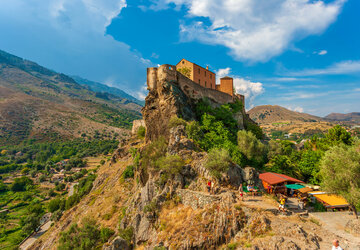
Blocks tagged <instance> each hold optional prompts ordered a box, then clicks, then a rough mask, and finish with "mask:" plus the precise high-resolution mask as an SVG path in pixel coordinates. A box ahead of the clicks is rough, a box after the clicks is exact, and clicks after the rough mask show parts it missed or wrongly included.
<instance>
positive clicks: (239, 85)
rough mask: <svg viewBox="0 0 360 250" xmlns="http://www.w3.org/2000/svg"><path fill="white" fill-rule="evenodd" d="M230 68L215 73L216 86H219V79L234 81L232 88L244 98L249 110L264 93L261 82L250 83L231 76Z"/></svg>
mask: <svg viewBox="0 0 360 250" xmlns="http://www.w3.org/2000/svg"><path fill="white" fill-rule="evenodd" d="M230 72H231V68H224V69H218V70H217V71H216V78H217V84H220V78H221V77H224V76H230V77H233V79H234V88H235V90H236V92H237V93H238V94H242V95H244V96H245V98H246V103H247V104H248V106H249V107H250V108H252V107H253V106H254V100H255V98H256V97H257V96H258V95H260V94H262V93H264V92H265V89H264V87H263V84H262V83H261V82H252V81H250V80H246V79H244V78H241V77H238V76H233V75H231V74H230Z"/></svg>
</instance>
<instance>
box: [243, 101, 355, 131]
mask: <svg viewBox="0 0 360 250" xmlns="http://www.w3.org/2000/svg"><path fill="white" fill-rule="evenodd" d="M247 113H248V115H249V116H250V118H251V119H253V120H254V121H255V122H257V123H258V124H259V125H260V126H261V127H262V128H263V130H264V132H265V133H267V134H270V133H271V132H273V131H283V132H288V133H299V134H309V135H311V134H315V133H323V132H326V131H327V130H329V129H330V128H331V127H333V126H334V125H335V124H341V125H344V126H348V127H350V126H352V125H356V124H359V123H360V115H359V114H360V113H350V114H338V113H333V114H330V115H327V116H325V117H319V116H314V115H310V114H307V113H301V112H296V111H292V110H289V109H286V108H284V107H281V106H277V105H261V106H256V107H254V108H252V109H251V110H249V111H248V112H247Z"/></svg>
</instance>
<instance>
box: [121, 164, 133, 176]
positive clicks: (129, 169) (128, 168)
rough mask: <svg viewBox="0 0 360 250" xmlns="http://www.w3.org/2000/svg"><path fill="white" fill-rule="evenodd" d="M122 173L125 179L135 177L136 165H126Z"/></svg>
mask: <svg viewBox="0 0 360 250" xmlns="http://www.w3.org/2000/svg"><path fill="white" fill-rule="evenodd" d="M122 175H123V177H124V179H127V178H134V166H133V165H128V166H126V168H125V170H124V172H123V174H122Z"/></svg>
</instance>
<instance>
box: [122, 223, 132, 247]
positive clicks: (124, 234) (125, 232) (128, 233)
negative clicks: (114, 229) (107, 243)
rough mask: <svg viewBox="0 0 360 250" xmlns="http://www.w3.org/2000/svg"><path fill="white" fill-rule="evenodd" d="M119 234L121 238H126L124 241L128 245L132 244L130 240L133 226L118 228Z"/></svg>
mask: <svg viewBox="0 0 360 250" xmlns="http://www.w3.org/2000/svg"><path fill="white" fill-rule="evenodd" d="M119 236H120V237H121V238H123V239H124V240H126V242H127V243H128V244H129V245H132V240H133V237H134V228H132V227H128V228H126V229H120V230H119Z"/></svg>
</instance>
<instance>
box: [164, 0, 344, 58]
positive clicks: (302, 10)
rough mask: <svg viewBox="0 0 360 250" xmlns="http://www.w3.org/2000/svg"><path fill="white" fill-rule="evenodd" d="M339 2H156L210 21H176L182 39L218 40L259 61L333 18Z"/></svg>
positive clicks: (321, 28)
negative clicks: (183, 9) (179, 8)
mask: <svg viewBox="0 0 360 250" xmlns="http://www.w3.org/2000/svg"><path fill="white" fill-rule="evenodd" d="M345 1H346V0H333V1H331V2H329V3H325V2H324V1H313V0H158V1H157V3H158V6H164V5H166V4H170V3H172V4H175V5H176V6H177V7H179V6H182V5H183V6H186V7H187V8H188V17H190V18H191V17H205V18H209V20H210V22H211V24H210V25H207V24H206V23H204V22H202V21H194V22H192V23H191V22H190V23H189V22H186V21H185V22H183V23H181V25H180V31H181V39H182V41H192V40H198V41H200V42H203V43H206V44H216V45H223V46H226V47H228V48H229V49H230V53H231V55H233V57H234V58H235V59H238V60H242V61H249V62H258V61H262V62H264V61H267V60H269V59H270V58H271V57H274V56H276V55H279V54H281V53H282V52H283V51H284V50H286V49H287V48H288V47H290V46H291V45H292V42H293V41H295V40H298V39H301V38H303V37H306V36H309V35H313V34H319V33H322V32H323V31H324V30H325V29H326V28H327V27H328V26H329V25H330V24H331V23H333V22H334V21H335V20H336V18H337V16H338V14H339V13H340V10H341V8H342V6H343V4H344V2H345ZM327 2H328V1H327ZM168 6H169V5H168ZM187 21H188V20H187Z"/></svg>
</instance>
